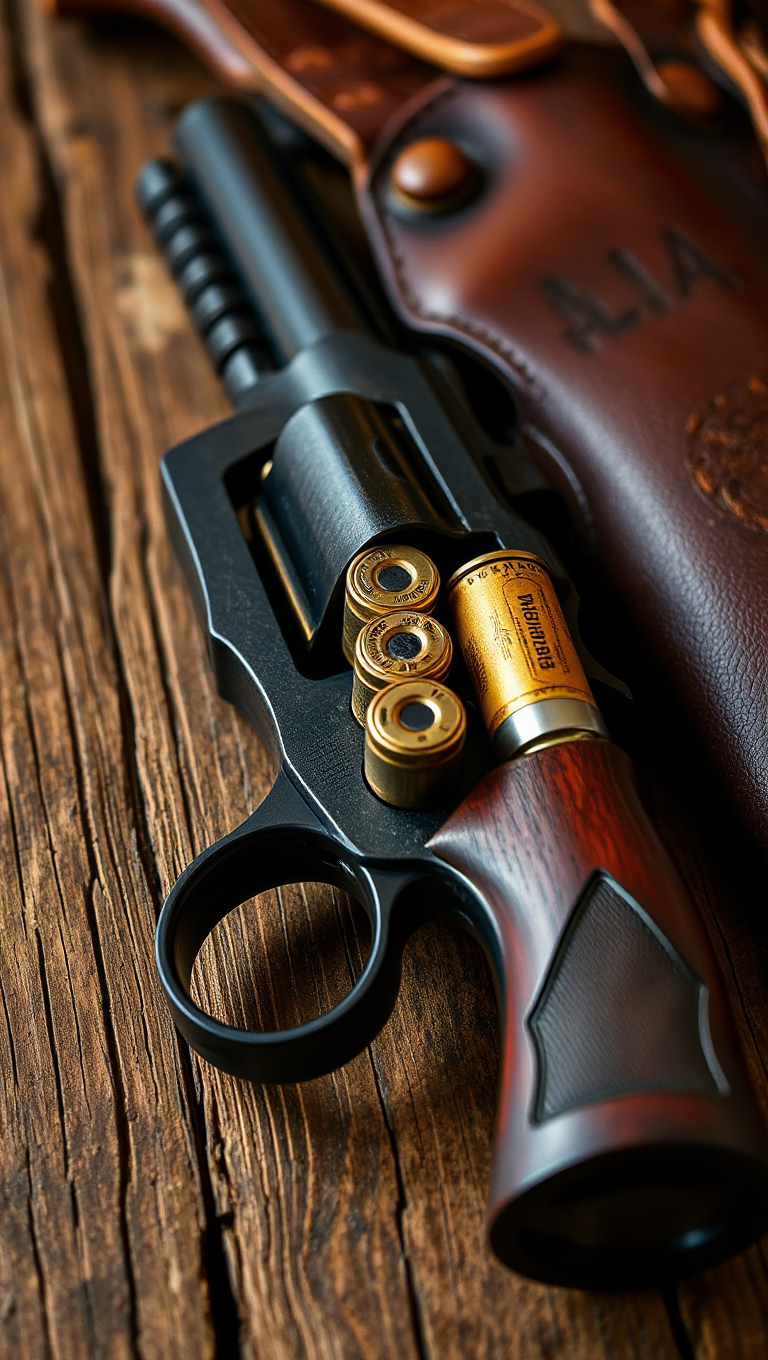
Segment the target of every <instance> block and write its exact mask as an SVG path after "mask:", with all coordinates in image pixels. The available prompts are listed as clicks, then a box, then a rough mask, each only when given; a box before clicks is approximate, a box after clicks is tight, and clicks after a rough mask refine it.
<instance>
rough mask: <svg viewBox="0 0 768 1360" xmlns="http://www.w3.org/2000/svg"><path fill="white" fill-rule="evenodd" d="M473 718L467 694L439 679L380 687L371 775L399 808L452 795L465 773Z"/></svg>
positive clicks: (373, 711)
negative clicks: (464, 755) (468, 713)
mask: <svg viewBox="0 0 768 1360" xmlns="http://www.w3.org/2000/svg"><path fill="white" fill-rule="evenodd" d="M466 731H467V718H466V714H465V712H464V705H463V704H462V702H461V699H459V698H458V696H457V695H455V694H454V693H453V691H452V690H450V689H446V688H445V687H444V686H443V685H439V684H437V683H436V682H435V681H433V680H405V681H403V682H402V683H401V684H399V685H388V686H387V688H386V689H382V690H379V693H378V694H376V695H375V696H374V698H373V700H372V701H371V704H370V707H369V709H368V713H367V715H366V722H365V777H366V780H367V781H368V784H369V785H370V787H371V788H372V789H373V792H374V793H375V794H376V795H377V796H378V797H379V798H381V799H382V800H383V801H384V802H385V803H389V804H390V806H392V807H398V808H410V809H416V808H423V807H429V806H430V805H432V804H434V803H439V802H441V801H442V800H443V799H444V798H447V797H448V795H449V794H450V793H452V791H453V790H454V789H455V787H456V784H457V783H458V779H459V775H460V773H461V756H462V751H463V749H464V739H465V737H466Z"/></svg>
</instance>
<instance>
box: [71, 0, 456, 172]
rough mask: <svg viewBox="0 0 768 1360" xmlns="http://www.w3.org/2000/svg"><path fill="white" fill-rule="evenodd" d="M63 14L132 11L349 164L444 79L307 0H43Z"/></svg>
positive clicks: (360, 165) (357, 166)
mask: <svg viewBox="0 0 768 1360" xmlns="http://www.w3.org/2000/svg"><path fill="white" fill-rule="evenodd" d="M47 3H49V4H50V5H51V7H52V9H53V10H54V11H55V13H57V14H60V15H72V14H84V15H87V14H104V13H115V14H122V13H132V14H140V15H142V16H143V17H144V18H147V19H153V20H154V21H155V22H156V23H158V24H162V25H163V26H164V27H166V28H169V29H171V31H172V32H174V33H176V34H177V36H178V37H180V38H182V39H183V40H184V41H185V42H187V43H188V44H189V46H190V47H192V48H193V49H194V50H195V51H196V52H197V53H198V54H199V55H200V56H201V57H202V58H203V59H204V60H205V61H207V62H208V64H209V66H211V67H212V68H213V70H214V71H215V72H216V73H217V74H218V75H220V76H221V77H222V79H224V80H226V81H228V82H229V83H230V84H234V85H236V86H238V87H239V88H241V89H250V90H259V91H260V92H262V93H264V94H266V95H268V96H269V98H270V99H271V100H273V102H274V103H275V104H277V105H278V107H279V108H282V109H283V110H284V111H285V112H286V113H287V114H288V115H289V116H290V117H291V118H293V119H294V121H295V122H297V123H300V124H301V125H302V126H303V127H305V128H306V129H307V130H308V131H309V132H311V133H312V134H313V135H314V136H315V137H317V138H319V140H320V141H322V142H323V143H324V144H325V145H326V146H327V147H328V148H329V149H330V150H331V151H332V152H333V153H334V154H335V155H337V156H338V157H340V159H342V160H343V161H345V162H346V164H347V165H349V166H350V168H351V169H352V170H353V172H355V173H360V172H362V171H363V170H364V167H365V161H366V157H367V155H368V152H369V151H370V149H371V147H372V146H373V145H374V144H375V142H376V141H377V139H378V138H379V137H380V135H381V134H382V132H383V130H384V128H385V127H387V126H388V125H389V123H390V122H392V121H393V120H395V121H397V118H398V116H399V115H400V113H401V110H402V109H403V108H407V107H411V106H412V105H413V104H414V101H415V102H416V103H418V102H419V100H420V99H423V98H428V97H429V96H430V94H431V93H432V92H434V91H436V90H438V89H441V88H442V83H441V82H442V80H443V77H442V76H441V73H440V72H439V71H438V70H436V69H435V67H433V66H429V65H427V64H426V63H425V62H423V61H419V60H417V58H416V57H413V56H410V55H409V54H408V53H406V52H403V51H401V50H400V49H399V48H397V47H392V46H391V45H390V44H389V43H386V42H384V41H382V40H381V39H380V38H377V37H374V36H373V35H372V34H368V33H363V32H361V30H360V29H359V28H357V27H356V26H355V25H354V24H352V23H350V22H349V20H347V19H345V18H343V17H342V16H341V15H338V14H332V13H330V12H329V11H328V10H326V9H324V8H323V7H322V6H321V5H318V4H313V3H312V0H258V3H255V0H47Z"/></svg>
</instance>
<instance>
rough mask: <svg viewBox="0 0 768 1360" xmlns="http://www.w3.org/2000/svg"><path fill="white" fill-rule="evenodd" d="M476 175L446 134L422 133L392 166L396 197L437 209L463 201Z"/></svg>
mask: <svg viewBox="0 0 768 1360" xmlns="http://www.w3.org/2000/svg"><path fill="white" fill-rule="evenodd" d="M475 179H476V176H475V173H474V167H473V166H472V163H471V161H470V160H469V159H468V157H467V156H465V154H464V152H463V151H462V150H461V147H459V146H457V145H456V143H455V142H451V141H448V140H447V138H444V137H422V138H421V139H420V140H419V141H417V142H411V144H410V146H406V147H405V148H404V150H403V151H401V152H400V154H399V156H398V157H397V159H396V161H395V163H394V165H393V166H392V176H391V183H392V188H393V190H394V192H395V195H396V196H397V198H399V199H400V201H401V202H403V203H405V204H407V205H408V206H409V207H412V208H417V209H420V210H421V211H424V210H427V211H429V210H433V211H434V210H436V209H439V208H445V207H448V206H450V205H452V204H453V203H454V202H459V201H461V200H462V199H463V198H464V197H465V196H466V195H467V193H468V192H469V190H470V189H471V188H472V185H473V183H474V182H475Z"/></svg>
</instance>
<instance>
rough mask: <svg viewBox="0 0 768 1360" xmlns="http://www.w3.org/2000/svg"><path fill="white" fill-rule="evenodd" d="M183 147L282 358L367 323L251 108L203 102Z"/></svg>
mask: <svg viewBox="0 0 768 1360" xmlns="http://www.w3.org/2000/svg"><path fill="white" fill-rule="evenodd" d="M175 140H176V147H177V149H178V152H179V155H180V156H181V158H182V160H183V161H184V163H185V165H186V167H187V169H188V171H189V174H190V175H191V177H192V179H193V181H194V183H195V184H196V186H197V188H198V190H199V192H200V193H201V195H202V197H203V199H204V201H205V203H206V204H207V205H208V208H209V210H210V212H211V214H212V216H213V218H214V219H215V221H216V222H217V224H218V225H219V228H220V230H221V232H222V233H223V236H224V238H225V240H226V243H227V248H228V250H229V254H230V256H231V259H232V262H233V264H234V265H235V266H236V268H237V271H238V273H239V275H240V277H241V279H242V281H243V284H244V286H245V288H246V290H247V291H248V293H249V294H250V297H251V299H252V301H253V303H254V304H255V306H256V308H257V309H258V311H259V313H260V315H261V316H262V317H263V319H264V322H265V324H266V327H267V330H268V332H269V334H270V336H271V338H272V340H273V342H274V345H275V348H276V351H277V354H278V358H279V359H280V360H281V361H283V362H285V361H287V360H289V359H292V358H293V357H294V355H295V354H298V352H299V350H302V349H304V348H305V347H306V346H307V345H312V344H314V343H315V341H316V340H321V339H323V338H324V337H325V336H328V335H332V334H333V333H334V332H335V331H339V330H358V329H359V328H360V321H359V319H358V316H357V313H356V312H355V310H354V308H353V307H352V305H351V303H350V301H349V298H348V297H347V296H346V294H345V293H344V291H343V289H342V288H341V287H340V285H339V283H338V281H337V280H336V278H335V277H334V275H333V273H332V272H331V270H330V268H329V267H328V264H327V262H326V261H325V259H324V258H323V256H322V254H321V252H320V250H319V248H318V246H317V243H316V242H315V240H314V239H313V237H312V235H311V234H310V232H309V230H308V229H307V227H306V226H305V224H304V222H303V221H302V220H301V218H300V217H299V216H298V214H297V213H296V212H295V210H294V209H293V207H292V205H290V204H289V202H288V200H287V199H286V196H285V192H284V190H283V187H282V185H281V183H280V181H279V178H278V176H277V174H276V173H275V170H274V168H273V165H272V163H271V160H270V157H269V155H268V154H267V153H266V152H265V150H264V147H263V146H262V145H260V144H259V142H258V140H257V139H256V138H255V137H254V122H253V118H252V116H251V115H250V114H249V112H248V110H247V109H246V108H244V107H243V106H242V105H240V104H235V103H233V102H232V101H231V100H225V99H221V100H215V99H208V100H202V101H201V102H200V103H198V104H192V105H191V107H190V108H188V109H187V110H186V112H185V113H184V114H183V115H182V117H181V118H180V119H179V123H178V126H177V129H176V138H175Z"/></svg>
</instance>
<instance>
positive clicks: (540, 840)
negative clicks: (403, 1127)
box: [430, 741, 768, 1288]
mask: <svg viewBox="0 0 768 1360" xmlns="http://www.w3.org/2000/svg"><path fill="white" fill-rule="evenodd" d="M430 849H431V850H432V851H433V852H434V854H435V855H437V856H439V857H440V858H441V859H443V860H445V861H447V862H448V863H449V864H450V865H452V866H453V867H454V868H455V869H458V870H459V871H460V872H461V873H462V874H464V875H465V876H466V877H467V878H468V879H469V880H470V882H471V883H472V884H473V886H474V887H475V888H476V889H477V891H478V892H479V893H480V895H481V896H482V898H483V899H484V901H485V903H486V905H487V908H488V910H489V912H490V914H491V917H492V919H493V922H494V927H495V937H496V945H495V949H496V952H497V976H498V980H499V986H500V994H501V1006H502V1016H503V1022H502V1023H503V1057H502V1076H501V1090H500V1099H499V1108H498V1123H497V1139H496V1150H495V1158H494V1166H493V1172H492V1185H491V1195H490V1212H489V1231H490V1240H491V1243H492V1246H493V1248H494V1251H495V1252H496V1253H497V1255H498V1256H500V1257H501V1259H502V1260H504V1261H506V1262H507V1264H509V1265H511V1266H513V1267H514V1268H516V1269H517V1270H520V1271H523V1272H524V1273H525V1274H530V1275H534V1276H536V1277H537V1278H539V1279H546V1280H548V1281H549V1282H551V1283H554V1284H564V1283H568V1284H571V1285H573V1284H577V1283H582V1284H585V1285H586V1284H589V1285H590V1286H592V1287H595V1286H597V1287H607V1288H613V1287H621V1286H627V1285H632V1286H633V1287H638V1286H642V1285H643V1284H645V1283H649V1282H650V1281H651V1279H653V1281H654V1282H655V1283H658V1281H659V1280H660V1279H663V1278H664V1277H670V1278H671V1277H674V1276H675V1275H677V1274H680V1273H687V1272H688V1271H694V1270H696V1269H698V1268H700V1266H702V1265H703V1264H704V1263H705V1262H706V1261H707V1260H709V1259H713V1256H716V1255H725V1254H728V1253H729V1252H731V1251H736V1250H738V1249H739V1248H740V1246H741V1245H742V1244H744V1243H746V1242H747V1241H748V1240H750V1239H751V1238H752V1237H753V1236H754V1235H756V1234H757V1233H758V1232H760V1231H762V1224H763V1222H764V1215H765V1211H766V1192H768V1175H767V1173H766V1166H765V1163H764V1160H763V1154H762V1151H761V1149H762V1143H763V1138H764V1135H763V1131H762V1128H761V1126H760V1124H759V1120H758V1116H757V1112H756V1110H755V1107H754V1103H753V1099H752V1096H751V1094H750V1092H749V1090H748V1087H747V1083H746V1077H745V1074H744V1071H743V1068H742V1063H741V1059H740V1056H739V1050H738V1044H737V1041H736V1040H735V1036H734V1033H733V1028H732V1024H731V1021H730V1017H729V1013H728V1008H727V1003H726V1001H725V998H724V995H723V990H722V984H721V982H720V978H719V974H718V970H717V966H716V964H715V961H714V958H713V956H712V952H711V949H710V946H709V943H708V941H707V938H706V935H705V933H704V930H703V927H702V925H701V923H700V921H699V919H698V917H697V914H696V912H695V910H694V909H693V907H692V905H691V903H690V901H689V899H688V896H687V893H686V891H685V889H684V887H683V884H682V883H681V881H680V879H679V878H678V876H677V873H676V872H675V870H674V868H673V866H672V864H671V863H670V860H669V857H668V856H667V854H666V852H665V851H664V849H663V847H662V845H661V844H660V842H659V840H658V837H657V836H656V834H655V833H654V831H653V829H652V827H651V825H650V823H649V821H648V819H647V817H646V815H645V813H644V811H643V809H642V806H641V804H640V801H639V798H638V796H637V792H636V790H635V783H634V777H633V774H632V768H631V764H630V761H629V759H628V757H627V756H626V755H625V754H624V753H623V752H622V751H620V750H619V749H618V748H617V747H615V746H612V745H611V744H609V743H608V742H605V741H596V742H572V743H569V744H567V745H561V746H557V747H554V748H551V749H549V750H544V751H541V752H539V753H537V754H534V755H530V756H524V757H522V758H520V759H518V760H516V761H513V762H511V763H508V764H506V765H503V766H501V767H499V768H498V769H497V770H495V771H494V772H493V773H492V774H490V775H488V776H487V778H486V779H485V780H484V781H483V783H482V784H480V786H479V787H478V788H477V789H476V790H475V791H474V792H473V793H472V794H471V795H470V797H469V798H468V799H467V800H466V801H465V802H464V803H463V805H462V806H461V807H460V808H459V809H458V810H457V811H456V813H455V814H454V815H453V817H451V819H450V820H449V821H448V822H447V823H446V825H445V826H444V827H443V828H442V829H441V830H440V831H439V833H438V834H437V835H436V836H434V837H433V838H432V840H431V842H430ZM683 1261H684V1264H683Z"/></svg>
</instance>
